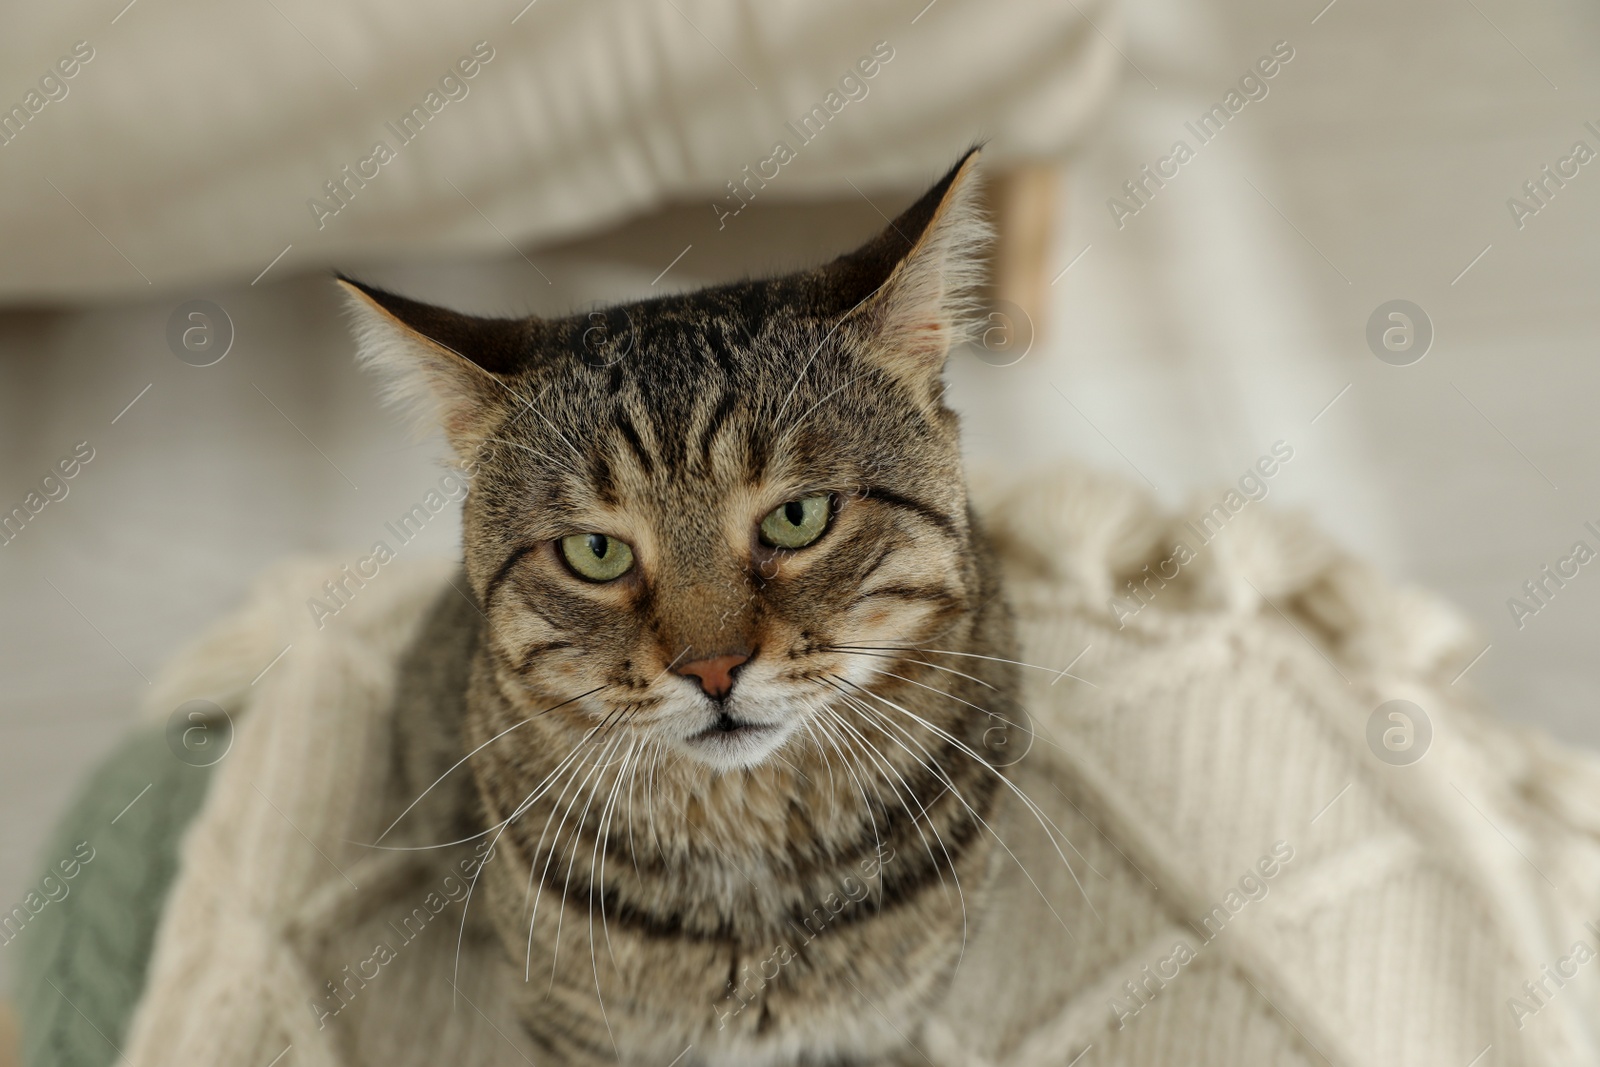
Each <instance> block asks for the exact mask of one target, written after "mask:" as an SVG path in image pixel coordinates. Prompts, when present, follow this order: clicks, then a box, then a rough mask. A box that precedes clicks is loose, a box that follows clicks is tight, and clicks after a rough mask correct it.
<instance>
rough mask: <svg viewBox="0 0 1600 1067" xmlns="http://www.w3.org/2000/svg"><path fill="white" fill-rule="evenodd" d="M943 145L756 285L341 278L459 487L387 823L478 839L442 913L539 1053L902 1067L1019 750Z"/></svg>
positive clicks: (556, 1057) (970, 259) (377, 356)
mask: <svg viewBox="0 0 1600 1067" xmlns="http://www.w3.org/2000/svg"><path fill="white" fill-rule="evenodd" d="M974 155H975V154H969V156H968V157H967V158H966V159H964V160H963V161H962V163H961V164H959V165H958V166H957V167H956V168H955V169H954V170H952V171H951V173H950V174H949V175H947V176H946V177H945V179H944V180H943V181H941V182H940V183H938V184H937V185H935V186H934V188H933V189H932V190H930V191H929V193H928V194H927V195H926V196H924V197H923V198H922V199H921V200H920V201H918V203H917V204H915V205H913V206H912V207H911V208H910V209H908V210H907V211H906V212H905V213H904V214H903V215H902V216H900V218H898V219H896V220H895V222H894V223H893V224H892V225H891V226H890V228H889V229H888V230H886V231H884V233H883V234H881V235H880V236H879V237H878V238H877V239H875V240H874V241H872V242H870V243H869V244H868V245H866V246H865V247H864V248H862V249H861V250H859V251H857V252H855V253H853V254H851V255H848V256H845V257H843V258H841V259H839V260H837V261H835V262H834V263H831V264H828V265H826V266H824V267H821V268H818V269H816V270H813V271H808V272H803V273H801V274H797V275H791V276H788V277H785V278H779V279H773V280H767V281H753V282H745V283H740V284H736V285H731V286H725V287H721V288H717V289H710V290H705V291H702V292H698V293H692V294H687V295H684V296H677V297H666V298H661V299H657V300H653V301H650V302H647V303H643V304H634V305H626V306H624V307H621V308H616V309H612V310H610V311H607V312H605V313H598V314H596V315H593V316H574V317H572V318H568V319H561V320H533V319H518V320H510V319H474V318H469V317H466V316H461V315H456V314H454V313H451V312H447V311H443V310H441V309H437V308H431V307H429V306H427V305H423V304H419V303H416V302H414V301H410V300H406V299H404V298H401V297H397V296H394V295H392V294H388V293H384V292H381V291H379V290H375V289H371V288H369V287H364V286H355V285H351V286H350V288H351V290H352V294H353V296H354V299H355V303H356V305H357V312H358V316H359V317H360V323H359V325H358V333H359V335H360V337H361V341H362V346H363V355H364V358H365V359H366V360H367V361H368V362H369V363H373V364H376V365H377V366H378V367H379V369H380V370H381V371H383V372H384V373H385V374H386V376H387V377H388V379H389V381H390V382H391V386H392V388H393V389H394V390H395V391H396V392H397V393H399V394H400V395H401V396H402V397H403V398H405V399H407V400H410V401H413V402H416V403H419V404H421V405H422V406H424V407H425V408H426V410H427V412H428V417H429V418H430V419H433V420H436V421H437V422H438V423H439V424H441V425H442V426H443V427H444V429H445V431H446V434H447V436H448V437H449V439H450V441H451V443H452V445H453V447H454V448H455V450H456V452H457V453H458V455H459V456H460V457H461V458H462V459H463V461H464V462H466V463H468V464H469V465H470V466H469V469H470V470H471V472H472V486H471V490H470V492H469V494H468V497H467V500H466V502H465V505H464V513H463V531H464V533H463V539H464V544H465V566H464V571H463V573H462V575H461V576H460V579H459V580H458V581H457V582H456V583H455V584H456V585H457V586H458V587H459V588H458V590H457V591H455V592H452V593H450V594H448V595H447V596H446V598H445V599H444V600H442V601H441V602H440V604H439V605H438V607H437V608H436V609H435V612H434V614H433V617H432V618H431V619H430V621H429V623H428V625H427V627H426V628H425V630H424V632H423V634H422V636H421V637H420V638H419V640H418V642H417V646H416V648H415V649H414V650H413V654H412V656H411V657H410V658H409V662H408V666H407V668H406V675H405V678H404V679H403V680H402V685H401V693H402V697H401V709H400V712H401V713H400V719H399V721H400V732H401V738H400V742H399V749H398V750H399V752H400V754H401V760H402V765H403V769H404V777H405V779H406V780H407V782H408V785H409V786H410V787H411V788H412V789H413V792H414V793H415V794H417V795H419V796H427V797H428V801H427V803H426V804H424V805H421V806H420V807H419V809H418V811H417V812H416V813H414V814H413V815H412V816H411V818H412V826H411V832H412V834H413V836H414V837H416V836H418V835H420V838H419V839H426V838H428V837H432V838H433V839H434V840H436V841H444V840H456V839H464V838H465V839H471V840H474V841H483V840H488V841H490V842H492V844H493V849H494V852H493V856H494V858H493V859H492V860H491V861H489V862H488V863H486V864H485V865H484V866H483V869H482V872H481V874H480V876H479V879H478V882H477V884H476V885H475V887H474V895H473V897H472V899H471V902H470V903H469V914H470V915H472V916H474V918H472V919H471V921H473V922H482V923H483V924H484V928H486V929H492V930H493V932H494V936H496V937H497V938H498V939H499V941H500V942H501V944H502V946H503V948H504V950H505V953H506V955H507V957H508V959H509V960H510V961H511V962H512V963H513V965H514V969H515V971H516V973H517V975H518V977H519V978H521V979H522V980H523V981H522V995H521V1005H522V1007H521V1017H522V1021H523V1023H524V1026H525V1028H526V1030H527V1033H528V1035H529V1036H530V1038H531V1039H532V1041H533V1043H534V1044H535V1046H536V1047H537V1048H539V1049H541V1050H542V1051H543V1052H544V1053H545V1054H546V1055H547V1056H548V1057H549V1062H554V1063H560V1064H572V1065H588V1064H602V1063H617V1062H621V1063H624V1064H635V1063H639V1064H658V1065H664V1064H668V1063H678V1064H682V1065H684V1067H688V1065H691V1064H700V1065H707V1067H710V1065H722V1064H728V1065H732V1064H739V1065H752V1067H760V1065H768V1064H770V1065H774V1067H776V1065H789V1064H795V1065H798V1064H816V1065H824V1064H826V1065H847V1064H867V1063H875V1064H876V1063H898V1062H920V1061H921V1056H920V1055H919V1054H918V1052H917V1050H916V1048H915V1043H916V1040H917V1035H918V1033H919V1030H920V1027H921V1025H922V1023H923V1021H924V1020H925V1019H926V1017H927V1014H928V1012H929V1011H930V1009H931V1007H932V1006H933V1005H934V1004H935V1003H936V1002H937V1000H938V998H939V996H940V995H941V994H942V992H943V991H944V989H945V988H946V986H947V984H948V982H949V979H950V976H951V974H952V973H953V971H954V969H955V968H956V967H957V966H958V964H959V961H960V959H961V955H962V952H963V950H964V947H965V945H966V942H967V939H968V937H969V936H970V934H971V929H970V922H969V918H970V915H971V914H972V913H974V911H975V909H974V903H975V901H976V900H978V899H979V896H980V895H981V894H982V892H983V888H984V886H985V884H986V882H987V881H988V880H989V874H990V870H991V868H992V866H993V863H994V862H995V856H994V838H993V834H992V833H991V832H990V831H989V829H988V826H987V818H988V816H989V814H990V812H991V811H992V808H993V804H994V800H995V798H996V796H997V795H998V793H999V792H1000V791H1001V790H1003V789H1006V788H1008V787H1009V786H1008V783H1007V781H1006V779H1005V771H1004V767H1003V765H1002V764H1003V762H1004V758H1003V756H1004V753H1006V752H1009V751H1014V750H1015V749H1016V748H1018V747H1020V745H1021V740H1022V739H1021V738H1020V736H1019V734H1018V730H1019V729H1021V728H1022V726H1021V714H1022V713H1021V712H1020V710H1019V709H1018V708H1017V706H1016V704H1015V699H1014V697H1015V691H1016V679H1015V677H1014V665H1013V663H1012V660H1011V658H1010V657H1013V656H1014V654H1015V653H1014V651H1013V650H1012V644H1013V642H1012V635H1011V629H1010V621H1009V615H1008V612H1007V609H1006V606H1005V602H1004V599H1003V597H1002V596H1001V593H1000V588H999V582H998V577H997V575H996V573H995V567H994V564H993V562H992V558H991V554H990V552H989V550H988V548H987V547H986V545H985V543H984V540H983V536H982V532H981V530H980V529H979V528H978V525H977V523H976V522H975V520H974V518H973V516H972V513H971V510H970V508H969V506H968V502H967V497H966V490H965V485H964V481H963V476H962V471H961V464H960V452H959V440H958V436H957V427H956V418H955V415H954V414H953V413H952V412H950V411H949V409H948V408H946V407H945V406H944V404H943V402H942V392H943V389H942V380H941V371H942V367H943V364H944V361H945V358H946V356H947V355H948V353H949V351H950V348H951V346H952V344H953V343H954V342H955V341H956V340H957V339H958V338H959V336H960V331H961V328H962V323H963V320H964V317H965V316H966V314H967V312H968V310H969V309H968V308H967V306H966V301H967V300H968V299H969V297H970V293H971V290H972V283H973V280H974V278H975V271H976V269H977V262H976V258H975V255H974V253H975V250H976V246H977V245H978V244H979V243H980V242H981V240H982V239H983V236H984V231H983V225H982V223H981V221H980V219H979V217H978V213H977V209H976V207H975V196H976V194H975V189H974V184H973V180H972V176H971V171H972V167H973V164H974Z"/></svg>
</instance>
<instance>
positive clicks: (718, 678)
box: [672, 652, 750, 700]
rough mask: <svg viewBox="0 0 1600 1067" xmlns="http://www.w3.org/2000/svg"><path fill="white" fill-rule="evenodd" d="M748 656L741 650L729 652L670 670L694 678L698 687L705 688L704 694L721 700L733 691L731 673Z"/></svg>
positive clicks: (743, 662)
mask: <svg viewBox="0 0 1600 1067" xmlns="http://www.w3.org/2000/svg"><path fill="white" fill-rule="evenodd" d="M749 658H750V657H749V656H747V655H744V654H743V653H741V652H730V653H728V654H727V655H723V656H710V657H708V658H706V659H697V660H694V661H693V662H691V663H685V664H682V665H680V666H677V667H674V668H673V669H672V671H673V673H674V674H681V675H683V676H685V677H689V678H693V679H695V680H696V681H697V682H699V683H700V688H701V689H703V690H705V694H706V696H708V697H712V698H713V699H716V700H721V699H722V698H723V697H725V696H727V695H728V694H729V693H730V692H732V691H733V674H734V672H735V671H737V670H738V669H739V668H740V667H742V666H744V664H745V661H746V660H748V659H749Z"/></svg>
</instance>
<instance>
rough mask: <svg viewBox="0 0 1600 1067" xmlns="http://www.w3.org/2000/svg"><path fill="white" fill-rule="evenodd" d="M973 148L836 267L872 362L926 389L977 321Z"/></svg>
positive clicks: (979, 227) (980, 274) (981, 255)
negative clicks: (854, 308) (854, 302)
mask: <svg viewBox="0 0 1600 1067" xmlns="http://www.w3.org/2000/svg"><path fill="white" fill-rule="evenodd" d="M979 151H980V149H978V148H973V149H971V150H969V151H968V152H967V154H966V155H965V156H963V157H962V158H961V161H960V162H959V163H957V164H956V165H955V166H954V167H952V168H951V169H950V172H949V173H948V174H946V175H945V176H944V177H943V178H942V179H941V180H940V181H938V182H937V183H935V184H934V186H933V188H931V189H929V190H928V191H927V192H926V193H925V194H923V196H922V197H921V199H919V200H918V201H917V202H916V203H915V204H912V205H911V207H909V208H907V209H906V210H905V211H904V212H902V213H901V215H900V217H899V218H897V219H895V220H894V222H892V223H890V224H889V228H888V229H886V230H884V231H883V232H882V233H881V234H879V235H878V236H877V237H876V238H875V239H873V240H872V241H871V242H869V243H868V244H867V245H866V246H865V247H863V248H861V249H860V250H859V251H857V252H855V253H853V254H852V255H850V256H846V257H845V258H844V259H842V260H840V261H839V262H838V263H837V264H836V265H835V267H834V269H835V270H840V271H841V274H842V275H843V280H844V282H845V288H846V289H847V290H853V293H852V294H851V295H856V294H859V295H856V299H857V300H858V301H864V302H863V303H862V306H861V308H860V310H859V311H857V312H856V315H857V316H859V317H860V319H861V322H862V324H863V326H864V327H865V328H866V330H867V331H868V333H869V342H868V343H869V347H870V350H871V352H872V354H873V358H875V359H877V360H878V361H879V362H880V363H881V364H882V365H883V366H884V367H885V368H886V369H888V370H889V371H891V372H892V373H894V374H895V375H896V376H897V377H900V378H902V379H904V380H906V381H907V382H909V383H911V384H913V385H914V386H917V387H919V390H921V389H926V388H928V387H930V386H931V384H932V383H933V382H934V381H935V380H936V379H937V378H938V376H939V373H940V372H941V371H942V370H943V369H944V364H945V359H946V358H947V357H948V356H949V354H950V350H951V348H952V347H954V346H955V345H956V344H958V343H960V342H961V341H964V340H967V339H968V334H969V332H970V331H971V329H972V328H973V326H974V325H975V324H976V323H977V321H978V319H979V312H980V311H981V307H980V302H979V294H980V291H981V288H982V285H983V282H984V272H985V267H986V260H985V253H986V250H987V248H988V244H989V241H990V238H991V231H990V227H989V224H988V222H987V220H986V219H985V218H984V215H983V209H982V206H981V196H980V190H981V187H980V183H979V180H978V175H977V163H978V153H979Z"/></svg>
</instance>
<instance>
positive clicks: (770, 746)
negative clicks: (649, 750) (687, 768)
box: [677, 723, 795, 773]
mask: <svg viewBox="0 0 1600 1067" xmlns="http://www.w3.org/2000/svg"><path fill="white" fill-rule="evenodd" d="M794 730H795V727H793V726H792V725H785V724H781V723H771V724H768V723H747V724H745V725H743V726H741V727H740V728H739V729H737V730H734V731H731V732H728V731H722V730H718V729H716V728H715V727H713V728H711V729H707V730H702V731H700V732H699V733H697V734H692V735H690V736H689V737H685V738H682V739H681V740H679V741H678V742H677V747H678V749H679V750H680V751H682V752H683V753H684V754H685V755H687V756H689V757H690V758H691V759H694V760H695V761H697V762H699V763H701V764H703V765H705V766H707V767H709V768H711V769H712V770H714V771H718V772H721V773H730V772H733V771H748V770H753V769H754V768H756V767H758V766H760V765H761V764H763V763H765V762H766V761H767V760H768V759H769V758H770V757H771V756H772V754H773V753H775V752H777V751H778V749H780V748H782V747H783V745H784V743H785V742H787V741H788V740H789V736H790V735H791V734H792V733H794Z"/></svg>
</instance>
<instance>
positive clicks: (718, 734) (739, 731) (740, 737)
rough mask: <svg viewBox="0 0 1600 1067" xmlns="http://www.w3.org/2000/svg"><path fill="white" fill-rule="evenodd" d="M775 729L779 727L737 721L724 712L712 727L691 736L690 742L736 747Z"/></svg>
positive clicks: (719, 714) (720, 713)
mask: <svg viewBox="0 0 1600 1067" xmlns="http://www.w3.org/2000/svg"><path fill="white" fill-rule="evenodd" d="M775 729H777V727H775V726H768V725H765V724H764V723H759V722H750V721H748V720H744V719H737V718H735V717H734V716H732V715H730V714H728V713H727V712H726V711H723V712H719V713H718V715H717V718H716V721H714V722H713V723H712V724H711V725H710V726H708V727H706V728H705V729H704V730H701V731H700V732H699V733H697V734H693V735H691V736H690V738H689V741H690V742H691V743H693V744H698V745H734V744H741V743H743V742H744V741H746V740H751V739H754V738H757V737H760V736H762V735H763V734H769V733H771V732H772V731H773V730H775Z"/></svg>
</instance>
